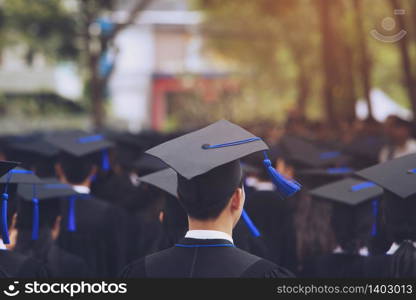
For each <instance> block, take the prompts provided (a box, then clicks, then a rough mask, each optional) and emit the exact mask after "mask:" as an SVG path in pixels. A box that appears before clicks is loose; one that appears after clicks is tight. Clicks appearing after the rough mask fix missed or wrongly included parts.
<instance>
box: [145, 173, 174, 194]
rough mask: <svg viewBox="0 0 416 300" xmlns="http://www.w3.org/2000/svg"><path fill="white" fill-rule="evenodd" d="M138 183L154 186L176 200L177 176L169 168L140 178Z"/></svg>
mask: <svg viewBox="0 0 416 300" xmlns="http://www.w3.org/2000/svg"><path fill="white" fill-rule="evenodd" d="M140 181H141V182H144V183H147V184H150V185H152V186H155V187H157V188H159V189H161V190H162V191H165V192H167V193H168V194H170V195H172V196H173V197H175V198H178V193H177V189H178V176H177V174H176V172H175V171H174V170H173V169H171V168H167V169H164V170H161V171H157V172H154V173H151V174H148V175H146V176H143V177H140Z"/></svg>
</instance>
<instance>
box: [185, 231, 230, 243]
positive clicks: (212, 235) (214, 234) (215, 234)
mask: <svg viewBox="0 0 416 300" xmlns="http://www.w3.org/2000/svg"><path fill="white" fill-rule="evenodd" d="M185 238H191V239H201V240H211V239H219V240H227V241H230V242H231V243H233V244H234V241H233V238H232V237H231V236H230V235H229V234H227V233H225V232H222V231H217V230H189V231H188V232H187V233H186V235H185Z"/></svg>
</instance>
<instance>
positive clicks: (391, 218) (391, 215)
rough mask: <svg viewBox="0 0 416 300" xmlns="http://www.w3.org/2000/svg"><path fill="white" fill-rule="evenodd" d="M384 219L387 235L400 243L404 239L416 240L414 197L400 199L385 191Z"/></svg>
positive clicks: (415, 203)
mask: <svg viewBox="0 0 416 300" xmlns="http://www.w3.org/2000/svg"><path fill="white" fill-rule="evenodd" d="M384 199H385V206H386V209H385V220H386V227H387V232H388V235H389V237H390V238H391V239H392V240H393V241H395V242H397V243H401V242H402V241H404V240H412V241H416V218H414V215H415V214H416V197H414V196H413V197H409V198H407V199H402V198H400V197H399V196H397V195H395V194H393V193H391V192H389V191H386V192H385V195H384Z"/></svg>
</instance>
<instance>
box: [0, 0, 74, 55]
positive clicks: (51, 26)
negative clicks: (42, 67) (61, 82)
mask: <svg viewBox="0 0 416 300" xmlns="http://www.w3.org/2000/svg"><path fill="white" fill-rule="evenodd" d="M64 2H65V1H62V0H36V1H27V0H5V1H3V2H2V5H1V7H0V8H1V11H2V13H3V15H4V23H3V27H4V29H3V31H6V32H7V34H6V39H7V41H8V42H9V43H19V44H25V45H26V46H27V48H28V59H29V60H30V57H31V56H33V54H34V53H36V52H40V53H43V54H46V57H48V58H49V59H62V58H64V59H74V58H76V57H77V55H78V48H77V46H76V35H77V24H76V18H75V16H74V14H73V12H70V11H68V10H67V9H66V8H65V6H64Z"/></svg>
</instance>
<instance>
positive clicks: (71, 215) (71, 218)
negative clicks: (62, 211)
mask: <svg viewBox="0 0 416 300" xmlns="http://www.w3.org/2000/svg"><path fill="white" fill-rule="evenodd" d="M75 200H76V197H75V196H72V197H70V198H69V208H68V231H69V232H75V231H76V230H77V227H76V223H75Z"/></svg>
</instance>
